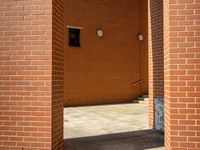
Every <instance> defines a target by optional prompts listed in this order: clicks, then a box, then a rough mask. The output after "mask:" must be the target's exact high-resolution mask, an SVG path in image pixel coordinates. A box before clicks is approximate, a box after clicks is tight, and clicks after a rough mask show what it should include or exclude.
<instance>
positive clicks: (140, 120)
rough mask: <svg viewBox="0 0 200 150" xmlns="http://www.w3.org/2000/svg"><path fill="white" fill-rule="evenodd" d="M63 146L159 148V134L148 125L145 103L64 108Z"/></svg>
mask: <svg viewBox="0 0 200 150" xmlns="http://www.w3.org/2000/svg"><path fill="white" fill-rule="evenodd" d="M64 140H65V150H150V149H151V150H163V149H164V148H163V134H162V133H160V132H158V131H156V130H152V129H149V127H148V105H147V104H119V105H105V106H104V105H102V106H89V107H69V108H65V109H64Z"/></svg>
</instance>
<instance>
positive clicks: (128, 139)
mask: <svg viewBox="0 0 200 150" xmlns="http://www.w3.org/2000/svg"><path fill="white" fill-rule="evenodd" d="M163 141H164V138H163V134H162V133H160V132H159V131H156V130H153V129H148V130H141V131H133V132H125V133H117V134H108V135H101V136H93V137H82V138H73V139H65V140H64V146H65V150H147V149H148V150H150V149H152V150H163V149H164V142H163Z"/></svg>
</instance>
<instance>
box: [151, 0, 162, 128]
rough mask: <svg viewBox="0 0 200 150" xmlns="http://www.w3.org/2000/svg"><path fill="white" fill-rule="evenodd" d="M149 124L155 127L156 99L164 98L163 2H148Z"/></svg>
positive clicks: (160, 0)
mask: <svg viewBox="0 0 200 150" xmlns="http://www.w3.org/2000/svg"><path fill="white" fill-rule="evenodd" d="M148 12H149V13H148V15H149V16H148V19H149V20H148V25H149V26H148V29H149V30H148V32H149V37H148V38H149V39H148V41H149V43H148V44H149V49H148V50H149V51H148V53H149V124H150V127H154V101H155V98H163V97H164V70H163V69H164V66H163V64H164V63H163V61H164V57H163V51H164V50H163V49H164V47H163V0H148Z"/></svg>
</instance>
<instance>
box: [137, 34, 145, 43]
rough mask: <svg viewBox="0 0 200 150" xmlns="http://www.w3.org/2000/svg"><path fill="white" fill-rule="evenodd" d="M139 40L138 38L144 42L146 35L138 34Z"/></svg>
mask: <svg viewBox="0 0 200 150" xmlns="http://www.w3.org/2000/svg"><path fill="white" fill-rule="evenodd" d="M137 38H138V40H139V41H143V40H144V35H143V34H142V33H138V35H137Z"/></svg>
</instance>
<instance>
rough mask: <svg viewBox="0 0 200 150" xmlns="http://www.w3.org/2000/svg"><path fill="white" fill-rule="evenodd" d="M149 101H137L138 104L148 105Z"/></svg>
mask: <svg viewBox="0 0 200 150" xmlns="http://www.w3.org/2000/svg"><path fill="white" fill-rule="evenodd" d="M148 103H149V101H148V100H144V101H139V104H148Z"/></svg>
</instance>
